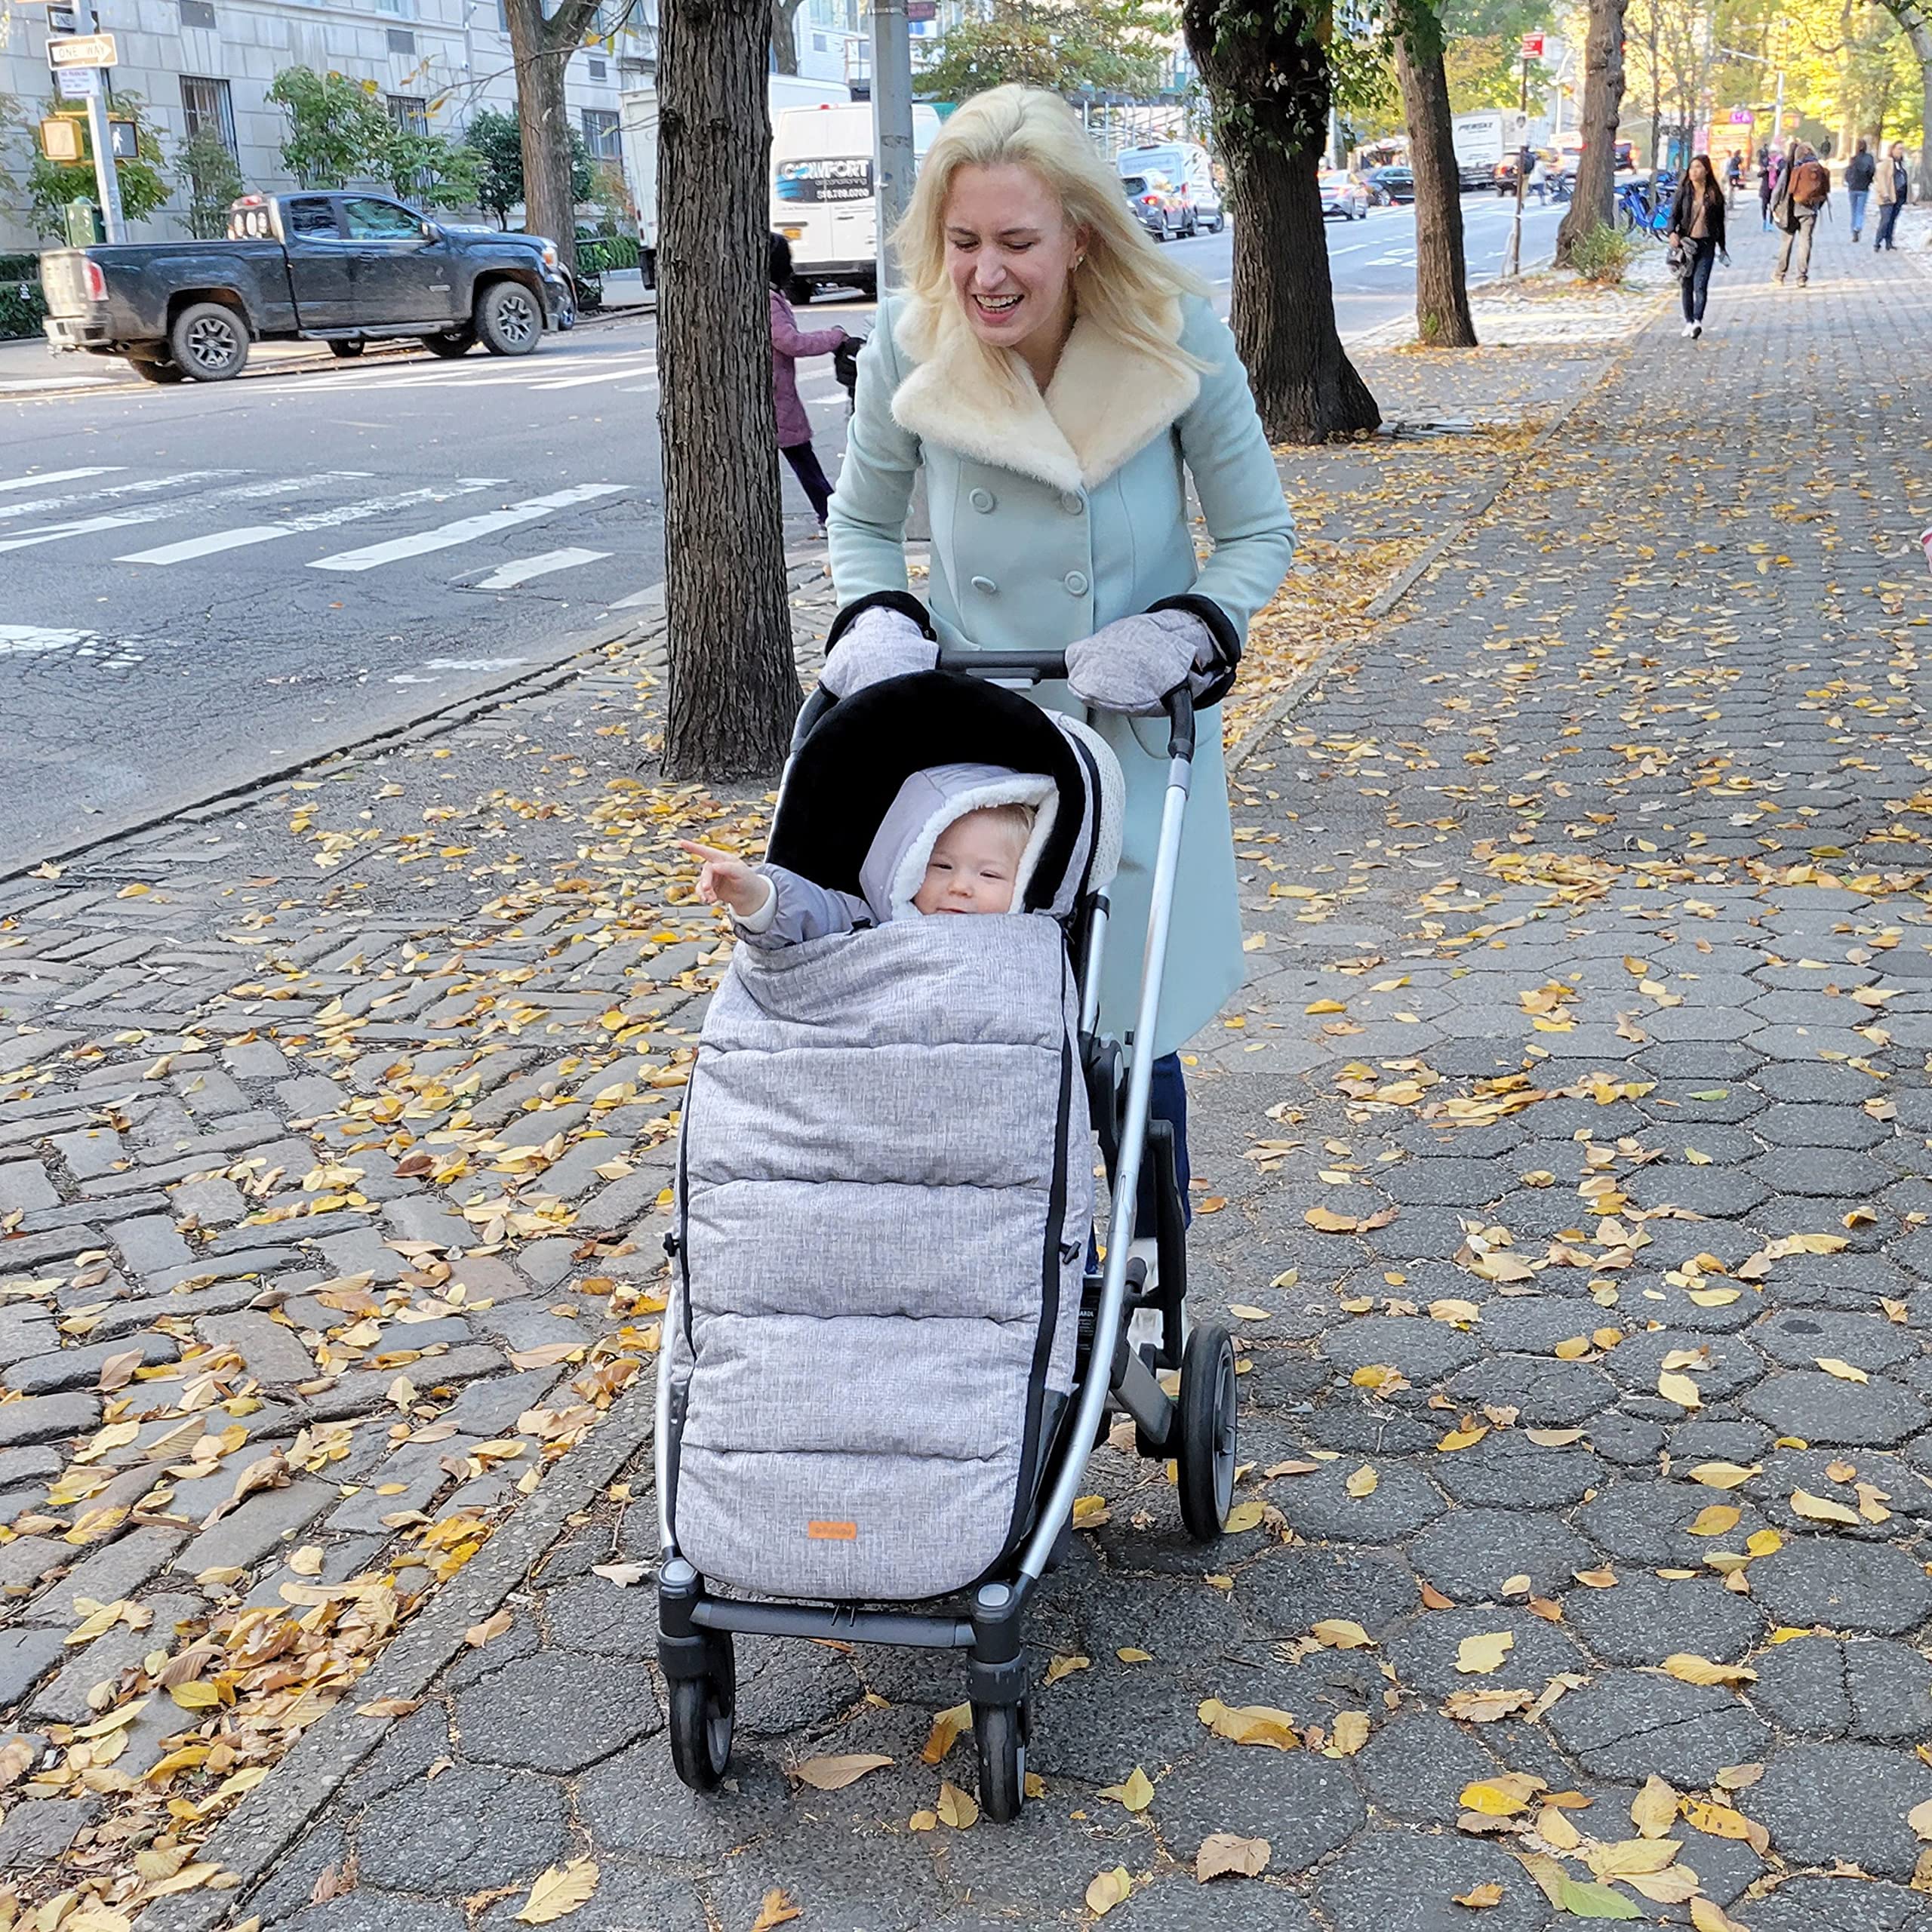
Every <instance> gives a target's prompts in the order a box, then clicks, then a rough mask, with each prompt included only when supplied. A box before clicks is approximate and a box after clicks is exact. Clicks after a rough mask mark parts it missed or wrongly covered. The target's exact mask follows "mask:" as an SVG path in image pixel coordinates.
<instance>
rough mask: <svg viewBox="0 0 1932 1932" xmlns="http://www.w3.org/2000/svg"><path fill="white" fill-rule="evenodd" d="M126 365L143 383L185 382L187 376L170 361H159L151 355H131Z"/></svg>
mask: <svg viewBox="0 0 1932 1932" xmlns="http://www.w3.org/2000/svg"><path fill="white" fill-rule="evenodd" d="M128 368H131V369H132V370H133V371H134V374H136V375H137V376H138V377H140V379H141V380H142V381H143V382H144V383H185V382H186V380H188V378H187V377H186V376H185V375H184V374H183V373H182V371H180V370H179V369H177V368H176V367H175V366H174V364H173V363H172V362H160V361H155V358H153V357H152V356H151V355H131V356H129V357H128Z"/></svg>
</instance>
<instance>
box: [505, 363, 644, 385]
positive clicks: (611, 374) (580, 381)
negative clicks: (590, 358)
mask: <svg viewBox="0 0 1932 1932" xmlns="http://www.w3.org/2000/svg"><path fill="white" fill-rule="evenodd" d="M656 374H657V365H656V364H655V363H651V364H649V365H647V366H646V367H645V368H641V369H599V370H598V371H597V372H596V374H594V375H589V376H562V377H552V378H549V379H548V380H545V381H543V382H540V383H531V388H532V389H582V388H583V387H584V386H586V384H588V383H614V382H617V381H620V380H623V379H624V378H626V377H640V378H641V377H647V376H654V375H656Z"/></svg>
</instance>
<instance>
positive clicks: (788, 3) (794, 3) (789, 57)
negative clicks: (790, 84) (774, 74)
mask: <svg viewBox="0 0 1932 1932" xmlns="http://www.w3.org/2000/svg"><path fill="white" fill-rule="evenodd" d="M803 5H804V0H771V60H772V64H773V66H775V67H776V68H777V70H778V71H779V72H780V73H781V74H795V73H796V72H798V9H799V8H801V6H803Z"/></svg>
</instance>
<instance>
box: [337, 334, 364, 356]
mask: <svg viewBox="0 0 1932 1932" xmlns="http://www.w3.org/2000/svg"><path fill="white" fill-rule="evenodd" d="M366 348H368V343H365V341H364V340H362V338H361V337H360V336H359V335H351V336H337V337H336V338H335V339H334V340H333V341H331V343H330V344H329V353H330V354H331V355H339V356H340V357H341V358H342V359H343V361H345V362H346V361H348V360H349V358H350V357H351V356H352V355H361V353H362V352H363V350H364V349H366Z"/></svg>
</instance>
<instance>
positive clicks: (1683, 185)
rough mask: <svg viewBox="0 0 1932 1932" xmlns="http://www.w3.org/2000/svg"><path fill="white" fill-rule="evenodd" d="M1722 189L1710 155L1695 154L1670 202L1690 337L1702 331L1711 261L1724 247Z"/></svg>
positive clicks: (1686, 331)
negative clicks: (1680, 264) (1680, 263)
mask: <svg viewBox="0 0 1932 1932" xmlns="http://www.w3.org/2000/svg"><path fill="white" fill-rule="evenodd" d="M1670 245H1671V248H1672V251H1674V252H1675V253H1676V254H1678V256H1679V257H1680V259H1681V262H1682V264H1683V266H1682V267H1681V270H1680V271H1679V273H1680V276H1681V279H1680V281H1679V283H1678V287H1679V288H1680V289H1681V291H1682V293H1683V297H1684V334H1686V335H1687V336H1688V337H1690V339H1691V340H1693V341H1695V340H1697V337H1699V336H1700V335H1702V334H1703V333H1704V303H1705V300H1706V296H1707V295H1708V294H1709V290H1710V286H1711V265H1712V263H1713V262H1715V260H1717V258H1718V256H1720V255H1723V256H1724V260H1726V261H1729V260H1730V256H1729V255H1728V254H1725V251H1724V191H1723V189H1721V188H1720V187H1719V186H1718V177H1717V171H1716V170H1715V168H1712V165H1711V158H1710V156H1709V155H1703V154H1700V155H1697V156H1695V157H1694V158H1693V160H1692V162H1691V163H1690V168H1689V170H1688V171H1687V173H1686V174H1685V175H1684V179H1683V180H1681V181H1680V182H1679V183H1678V186H1677V193H1676V196H1675V198H1674V199H1673V200H1672V202H1671V205H1670Z"/></svg>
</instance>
